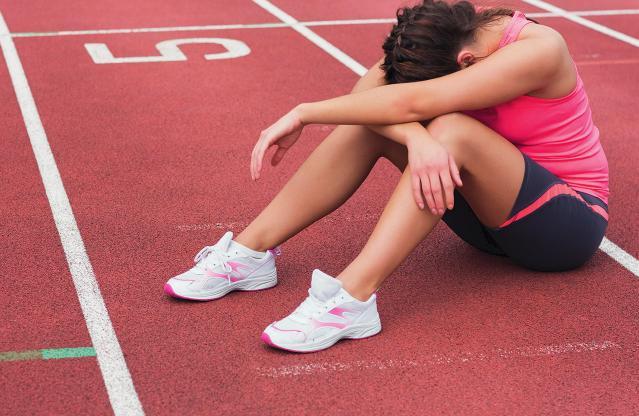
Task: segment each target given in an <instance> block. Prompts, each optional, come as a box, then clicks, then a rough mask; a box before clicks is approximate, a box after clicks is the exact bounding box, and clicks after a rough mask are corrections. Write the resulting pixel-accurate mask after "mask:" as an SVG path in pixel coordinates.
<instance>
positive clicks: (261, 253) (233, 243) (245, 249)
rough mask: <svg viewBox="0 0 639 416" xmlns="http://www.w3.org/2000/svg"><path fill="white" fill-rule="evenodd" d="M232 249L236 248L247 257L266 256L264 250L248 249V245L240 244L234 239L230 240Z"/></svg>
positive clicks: (259, 257) (258, 257) (257, 257)
mask: <svg viewBox="0 0 639 416" xmlns="http://www.w3.org/2000/svg"><path fill="white" fill-rule="evenodd" d="M230 248H231V249H232V250H237V251H239V252H240V253H242V254H245V255H247V256H249V257H254V258H256V259H261V258H262V257H264V256H266V251H255V250H253V249H250V248H248V247H246V246H245V245H242V244H240V243H238V242H237V241H235V240H231V247H230Z"/></svg>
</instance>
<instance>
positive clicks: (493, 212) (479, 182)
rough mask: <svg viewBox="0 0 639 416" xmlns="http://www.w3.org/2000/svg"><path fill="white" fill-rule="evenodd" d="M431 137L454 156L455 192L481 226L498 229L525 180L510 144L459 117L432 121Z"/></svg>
mask: <svg viewBox="0 0 639 416" xmlns="http://www.w3.org/2000/svg"><path fill="white" fill-rule="evenodd" d="M427 129H428V131H429V132H430V134H431V135H432V136H433V138H435V140H437V141H438V142H440V143H441V144H442V145H443V146H444V147H446V149H447V150H448V152H449V153H450V154H451V155H452V156H453V158H454V159H455V162H456V163H457V166H458V167H459V168H460V171H461V177H462V181H463V183H464V184H463V186H462V187H461V188H458V189H457V190H458V192H459V193H461V194H462V195H463V197H464V199H465V200H466V202H468V204H469V205H470V206H471V207H472V210H473V212H474V213H475V214H476V215H477V217H478V218H479V219H480V221H481V222H482V224H487V225H489V226H493V227H497V226H499V225H500V224H501V223H503V222H504V221H505V220H506V218H507V217H508V214H509V213H510V212H511V210H512V207H513V205H514V203H515V200H516V198H517V195H518V194H519V189H520V188H521V184H522V181H523V177H524V170H525V169H524V160H523V157H522V154H521V152H520V151H519V149H517V148H516V147H515V146H514V145H513V144H512V143H510V142H509V141H508V140H506V139H505V138H504V137H502V136H501V135H499V134H498V133H497V132H495V131H494V130H492V129H490V128H488V127H487V126H485V125H484V124H482V123H480V122H479V121H477V120H475V119H474V118H471V117H469V116H466V115H464V114H460V113H453V114H447V115H445V116H440V117H437V118H435V119H434V120H433V121H431V122H430V123H429V124H428V127H427Z"/></svg>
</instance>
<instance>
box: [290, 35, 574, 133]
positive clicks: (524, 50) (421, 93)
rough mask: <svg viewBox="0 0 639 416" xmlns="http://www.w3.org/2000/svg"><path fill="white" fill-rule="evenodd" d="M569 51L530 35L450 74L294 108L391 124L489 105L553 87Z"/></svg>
mask: <svg viewBox="0 0 639 416" xmlns="http://www.w3.org/2000/svg"><path fill="white" fill-rule="evenodd" d="M563 53H564V46H563V45H562V43H561V42H560V41H559V40H555V39H553V38H552V37H550V38H539V39H538V38H535V39H524V40H521V41H518V42H515V43H513V44H511V45H508V46H507V47H505V48H502V49H499V50H498V51H496V52H495V53H493V54H492V55H490V56H489V57H488V58H486V59H484V60H483V61H481V62H478V63H477V64H475V65H472V66H470V67H468V68H466V69H464V70H462V71H457V72H455V73H452V74H450V75H447V76H444V77H440V78H435V79H432V80H428V81H420V82H412V83H403V84H393V85H385V86H381V87H377V88H373V89H370V90H366V91H362V92H359V93H356V94H351V95H345V96H342V97H337V98H333V99H329V100H325V101H319V102H315V103H309V104H301V105H299V106H298V107H297V108H296V109H295V110H294V111H296V112H297V113H298V116H299V118H300V122H301V123H302V124H312V123H317V124H364V125H389V124H400V123H407V122H411V121H421V120H429V119H432V118H435V117H437V116H440V115H443V114H448V113H452V112H456V111H464V110H476V109H481V108H487V107H491V106H494V105H497V104H500V103H504V102H507V101H510V100H512V99H514V98H516V97H519V96H521V95H525V94H528V93H530V92H532V91H536V90H539V89H541V88H543V87H545V86H547V85H548V83H549V82H551V81H552V79H553V77H554V76H555V75H556V74H557V72H558V68H559V67H560V64H561V63H562V56H563Z"/></svg>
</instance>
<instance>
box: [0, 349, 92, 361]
mask: <svg viewBox="0 0 639 416" xmlns="http://www.w3.org/2000/svg"><path fill="white" fill-rule="evenodd" d="M82 357H95V349H94V348H93V347H78V348H53V349H42V350H29V351H7V352H0V361H25V360H60V359H63V358H82Z"/></svg>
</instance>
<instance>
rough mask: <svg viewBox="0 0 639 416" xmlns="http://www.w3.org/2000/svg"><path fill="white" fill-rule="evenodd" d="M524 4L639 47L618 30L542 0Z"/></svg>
mask: <svg viewBox="0 0 639 416" xmlns="http://www.w3.org/2000/svg"><path fill="white" fill-rule="evenodd" d="M522 1H523V2H525V3H528V4H530V5H531V6H535V7H537V8H539V9H542V10H546V11H548V12H550V13H554V14H556V15H557V16H560V17H563V18H565V19H568V20H570V21H572V22H575V23H577V24H580V25H582V26H585V27H587V28H589V29H592V30H594V31H596V32H599V33H602V34H604V35H607V36H610V37H611V38H614V39H617V40H620V41H622V42H625V43H628V44H630V45H632V46H636V47H639V39H637V38H634V37H632V36H629V35H626V34H625V33H622V32H619V31H618V30H614V29H611V28H609V27H608V26H604V25H602V24H599V23H595V22H593V21H592V20H588V19H584V18H583V17H581V16H578V15H577V14H576V13H574V12H570V11H567V10H564V9H562V8H560V7H557V6H555V5H553V4H550V3H548V2H545V1H542V0H522Z"/></svg>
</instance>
